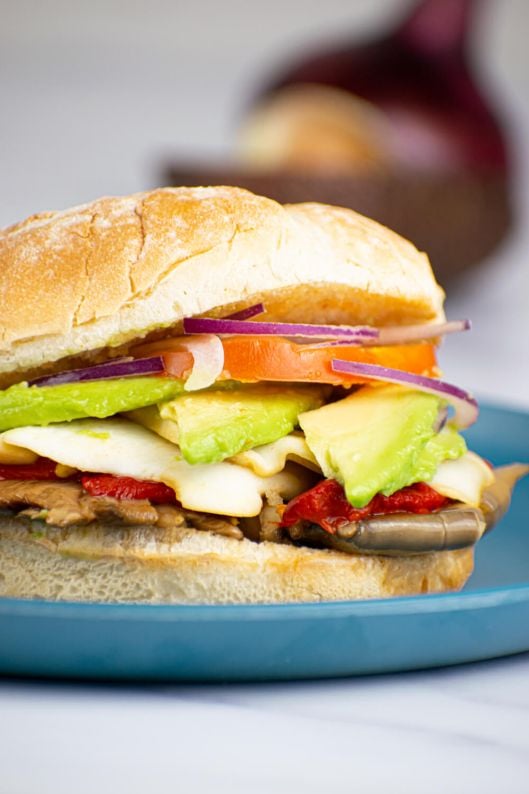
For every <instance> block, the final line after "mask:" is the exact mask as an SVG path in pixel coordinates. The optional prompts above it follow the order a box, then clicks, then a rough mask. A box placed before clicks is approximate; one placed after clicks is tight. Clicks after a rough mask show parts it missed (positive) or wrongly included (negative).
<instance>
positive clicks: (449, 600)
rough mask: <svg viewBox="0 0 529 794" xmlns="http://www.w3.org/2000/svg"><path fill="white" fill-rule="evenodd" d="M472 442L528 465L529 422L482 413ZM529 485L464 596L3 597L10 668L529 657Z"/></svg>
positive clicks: (412, 666)
mask: <svg viewBox="0 0 529 794" xmlns="http://www.w3.org/2000/svg"><path fill="white" fill-rule="evenodd" d="M468 437H469V442H470V445H471V446H472V447H473V448H474V449H475V450H476V451H478V452H480V453H481V454H482V455H484V456H485V457H486V458H488V459H490V460H493V461H494V463H496V464H502V463H508V462H511V461H514V460H521V461H524V460H529V414H526V413H520V412H515V411H510V410H505V409H500V408H490V407H489V408H484V409H483V410H482V415H481V417H480V421H479V422H478V424H477V425H476V426H475V427H474V428H472V429H471V430H470V431H469V433H468ZM528 517H529V478H526V479H525V480H524V481H522V482H521V483H520V484H519V485H518V487H517V490H516V494H515V497H514V500H513V504H512V506H511V510H510V512H509V514H508V516H507V517H506V518H505V519H504V521H503V522H502V525H501V527H499V528H497V529H496V530H495V531H494V532H493V533H492V534H491V535H490V536H489V537H487V538H486V539H485V540H483V541H482V542H481V543H480V544H479V547H478V552H477V560H476V571H475V573H474V575H473V576H472V578H471V580H470V581H469V583H468V584H467V586H466V588H465V590H464V591H463V592H461V593H456V594H443V595H431V596H418V597H413V598H395V599H383V600H373V601H350V602H349V601H348V602H339V603H320V604H281V605H262V606H261V605H257V606H253V605H248V606H143V605H132V604H131V605H112V604H111V605H106V604H105V605H98V604H73V603H62V604H61V603H49V602H45V601H19V600H3V601H0V672H3V673H9V674H16V675H33V676H35V675H37V676H61V677H74V678H99V679H101V678H103V679H120V680H125V679H150V680H155V679H157V680H171V681H248V680H253V681H268V680H279V679H287V680H288V679H290V680H291V679H298V678H322V677H331V676H344V675H353V674H365V673H383V672H390V671H397V670H416V669H420V668H426V667H437V666H440V665H449V664H458V663H461V662H470V661H476V660H479V659H489V658H492V657H497V656H505V655H507V654H512V653H518V652H520V651H527V650H529V534H528V533H529V521H528Z"/></svg>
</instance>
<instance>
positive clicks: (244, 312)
mask: <svg viewBox="0 0 529 794" xmlns="http://www.w3.org/2000/svg"><path fill="white" fill-rule="evenodd" d="M264 311H265V307H264V304H263V303H255V304H254V305H253V306H247V307H246V309H241V311H240V312H233V314H227V315H226V317H223V318H222V319H223V320H249V319H250V317H257V315H258V314H264Z"/></svg>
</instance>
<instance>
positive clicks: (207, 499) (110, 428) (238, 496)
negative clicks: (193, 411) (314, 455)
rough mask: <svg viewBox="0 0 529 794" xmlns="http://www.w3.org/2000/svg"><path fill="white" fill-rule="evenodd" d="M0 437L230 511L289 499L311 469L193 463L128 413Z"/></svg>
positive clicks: (241, 512)
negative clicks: (268, 499)
mask: <svg viewBox="0 0 529 794" xmlns="http://www.w3.org/2000/svg"><path fill="white" fill-rule="evenodd" d="M0 441H3V442H5V443H8V444H11V445H13V446H18V447H23V448H24V449H26V450H31V451H32V452H36V453H37V454H38V455H42V456H44V457H47V458H51V460H55V461H57V462H58V463H62V464H63V465H65V466H71V467H73V468H76V469H80V470H81V471H91V472H101V473H106V474H116V475H119V476H125V477H127V476H128V477H135V478H136V479H138V480H152V481H154V482H164V483H165V484H166V485H169V486H170V487H171V488H173V489H174V491H175V493H176V495H177V498H178V500H179V501H180V502H181V503H182V505H183V506H184V507H187V508H188V509H190V510H200V511H204V512H206V513H218V514H220V515H228V516H256V515H258V513H259V512H260V511H261V507H262V496H263V494H266V493H271V492H273V493H276V494H279V495H280V496H282V497H283V498H284V499H287V500H288V499H292V498H293V497H294V496H296V495H297V494H298V493H301V491H303V490H306V489H307V488H309V487H310V485H311V484H312V480H313V477H312V475H311V474H310V473H309V472H308V471H306V470H304V469H302V468H300V467H297V466H290V467H287V468H286V469H284V470H283V471H281V472H279V473H277V474H275V475H274V476H272V477H259V476H258V475H256V474H255V473H254V472H253V471H251V470H250V469H248V468H245V467H242V466H238V465H236V464H234V463H227V462H226V461H223V462H222V463H213V464H207V465H205V464H204V465H203V464H200V465H195V466H192V465H190V464H188V463H186V462H185V461H184V460H182V459H181V457H180V451H179V449H178V447H177V446H176V445H175V444H172V443H171V442H170V441H166V440H165V439H163V438H160V436H158V435H157V434H156V433H153V432H151V431H150V430H147V429H146V428H144V427H141V426H140V425H137V424H135V423H134V422H130V421H129V420H128V419H78V420H75V421H73V422H65V423H57V424H53V425H48V426H47V427H17V428H14V429H13V430H7V431H5V432H4V433H2V434H1V435H0Z"/></svg>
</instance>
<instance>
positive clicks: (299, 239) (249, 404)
mask: <svg viewBox="0 0 529 794" xmlns="http://www.w3.org/2000/svg"><path fill="white" fill-rule="evenodd" d="M0 293H1V294H2V307H3V309H2V323H1V328H0V332H1V338H0V509H1V511H2V512H1V516H0V594H1V595H3V596H6V597H23V598H44V599H59V600H61V599H62V600H84V601H110V602H153V603H161V602H164V603H236V602H238V603H241V602H242V603H252V602H288V601H315V600H329V599H351V598H372V597H386V596H396V595H404V594H415V593H429V592H439V591H445V590H455V589H458V588H460V587H462V585H463V584H464V583H465V581H466V580H467V578H468V577H469V575H470V573H471V571H472V567H473V553H474V546H475V544H476V542H477V541H478V540H479V539H480V538H481V537H482V535H483V534H484V533H485V532H486V531H487V530H488V529H490V528H491V527H492V525H493V524H494V523H495V522H496V521H497V520H498V518H499V517H501V515H502V514H503V512H504V511H505V509H506V508H507V506H508V503H509V498H510V492H511V489H512V486H513V484H514V482H515V480H516V478H517V477H518V476H520V475H521V474H522V473H524V471H525V469H524V467H522V466H518V465H514V466H513V467H507V468H505V469H497V470H495V469H493V468H492V466H491V465H490V463H489V462H487V461H484V460H482V459H481V458H480V457H479V456H478V455H476V454H475V453H473V452H472V451H470V450H468V449H467V447H466V444H465V441H464V438H463V436H462V435H461V433H460V431H461V430H462V429H464V428H465V427H466V426H468V425H469V424H470V423H471V422H473V421H474V420H475V419H476V417H477V413H478V407H477V404H476V401H475V400H474V398H473V397H472V396H471V395H470V394H468V393H467V392H465V391H464V390H462V389H461V388H459V387H458V386H454V385H451V384H450V383H447V382H446V381H444V380H443V379H441V372H440V370H439V366H438V362H437V356H436V350H437V345H438V343H439V341H440V340H441V339H442V337H443V336H444V335H446V334H447V333H453V332H458V331H464V330H466V329H467V328H468V323H466V322H465V321H452V322H447V321H446V318H445V316H444V313H443V292H442V290H441V288H440V287H439V286H438V285H437V283H436V281H435V279H434V277H433V274H432V271H431V268H430V265H429V262H428V259H427V257H426V255H425V254H423V253H420V252H419V251H417V250H416V249H415V248H414V246H413V245H412V244H411V243H409V242H407V241H405V240H403V239H402V238H400V237H399V236H398V235H396V234H394V233H392V232H391V231H389V230H388V229H386V228H384V227H382V226H380V225H379V224H377V223H375V222H374V221H371V220H369V219H367V218H364V217H362V216H360V215H358V214H356V213H355V212H353V211H351V210H346V209H340V208H336V207H330V206H324V205H320V204H310V203H308V204H299V205H292V206H281V205H279V204H278V203H276V202H274V201H272V200H270V199H267V198H263V197H260V196H256V195H253V194H252V193H249V192H247V191H245V190H242V189H238V188H234V187H215V188H165V189H159V190H154V191H152V192H146V193H139V194H136V195H132V196H128V197H124V198H102V199H100V200H97V201H94V202H92V203H90V204H86V205H84V206H80V207H75V208H73V209H70V210H67V211H63V212H48V213H43V214H40V215H35V216H33V217H31V218H29V219H27V220H25V221H23V222H21V223H19V224H17V225H15V226H11V227H10V228H7V229H5V230H4V231H2V232H1V233H0Z"/></svg>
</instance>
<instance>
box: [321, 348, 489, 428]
mask: <svg viewBox="0 0 529 794" xmlns="http://www.w3.org/2000/svg"><path fill="white" fill-rule="evenodd" d="M331 367H332V369H333V370H334V371H335V372H345V373H346V374H348V375H360V376H361V377H363V378H371V379H372V380H382V381H386V382H387V383H397V384H399V385H401V386H411V387H412V388H414V389H417V390H418V391H424V392H427V393H429V394H435V395H437V396H438V397H441V398H442V399H443V400H447V402H449V403H450V405H451V406H452V407H453V408H454V411H455V414H454V422H455V424H456V426H457V427H459V428H465V427H469V425H471V424H473V423H474V422H475V421H476V419H477V418H478V413H479V407H478V404H477V402H476V400H475V399H474V397H472V395H471V394H469V393H468V392H466V391H464V390H463V389H460V388H459V386H454V385H453V384H451V383H446V382H445V381H442V380H436V379H435V378H427V377H426V376H424V375H414V374H412V373H411V372H403V371H402V370H400V369H392V368H390V367H381V366H379V365H378V364H357V363H356V362H353V361H341V360H340V359H334V361H331Z"/></svg>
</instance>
